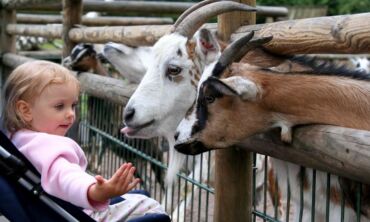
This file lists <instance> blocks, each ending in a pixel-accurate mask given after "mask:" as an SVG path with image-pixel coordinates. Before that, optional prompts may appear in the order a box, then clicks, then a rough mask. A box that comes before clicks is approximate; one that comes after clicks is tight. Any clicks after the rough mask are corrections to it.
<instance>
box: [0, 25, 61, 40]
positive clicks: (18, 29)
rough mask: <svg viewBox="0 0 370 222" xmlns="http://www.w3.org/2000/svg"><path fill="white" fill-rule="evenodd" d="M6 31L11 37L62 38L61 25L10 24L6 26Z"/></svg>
mask: <svg viewBox="0 0 370 222" xmlns="http://www.w3.org/2000/svg"><path fill="white" fill-rule="evenodd" d="M6 31H7V33H8V34H10V35H28V36H40V37H45V38H61V37H62V25H61V24H49V25H21V24H9V25H7V26H6Z"/></svg>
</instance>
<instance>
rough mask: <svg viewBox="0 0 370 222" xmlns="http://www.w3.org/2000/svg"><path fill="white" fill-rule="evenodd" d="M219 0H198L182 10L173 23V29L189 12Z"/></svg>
mask: <svg viewBox="0 0 370 222" xmlns="http://www.w3.org/2000/svg"><path fill="white" fill-rule="evenodd" d="M219 1H222V0H204V1H200V2H198V3H196V4H194V5H192V6H191V7H190V8H188V9H186V11H184V12H183V13H182V14H181V15H180V16H179V17H178V18H177V20H176V22H175V24H173V28H172V29H173V30H175V29H176V27H177V26H178V25H179V24H180V23H181V22H182V21H183V20H184V19H185V18H186V17H187V16H188V15H189V14H190V13H192V12H193V11H195V10H197V9H198V8H201V7H203V6H205V5H208V4H210V3H213V2H219Z"/></svg>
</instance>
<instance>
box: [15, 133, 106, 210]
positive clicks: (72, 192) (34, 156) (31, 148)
mask: <svg viewBox="0 0 370 222" xmlns="http://www.w3.org/2000/svg"><path fill="white" fill-rule="evenodd" d="M44 137H47V138H44ZM45 141H46V142H45ZM31 142H32V144H30V143H29V144H28V146H27V147H24V148H25V149H23V151H22V150H21V152H23V153H24V154H25V155H26V157H27V158H28V159H29V160H30V161H31V163H32V164H33V165H34V166H35V167H36V169H37V170H38V171H39V172H40V173H41V185H42V187H43V189H44V190H45V191H46V192H47V193H49V194H51V195H53V196H56V197H58V198H60V199H63V200H65V201H68V202H70V203H72V204H74V205H76V206H79V207H82V208H85V209H91V210H103V209H105V208H106V207H107V206H108V204H109V201H106V202H104V203H90V202H89V201H88V198H87V191H88V188H89V187H90V186H91V185H92V184H94V183H95V182H96V179H95V178H94V177H93V176H91V175H89V174H88V173H86V172H85V169H86V158H85V157H84V154H83V152H82V150H81V148H80V147H79V146H78V145H77V144H76V143H75V142H74V141H73V140H71V139H69V138H65V137H60V136H52V135H47V136H45V135H43V136H38V137H37V138H36V139H34V140H32V141H31Z"/></svg>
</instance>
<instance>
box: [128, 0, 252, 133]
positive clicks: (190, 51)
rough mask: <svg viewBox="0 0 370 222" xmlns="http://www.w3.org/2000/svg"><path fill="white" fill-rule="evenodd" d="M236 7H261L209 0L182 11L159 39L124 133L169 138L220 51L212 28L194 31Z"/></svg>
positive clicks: (246, 9) (136, 93)
mask: <svg viewBox="0 0 370 222" xmlns="http://www.w3.org/2000/svg"><path fill="white" fill-rule="evenodd" d="M210 2H212V3H211V4H209V3H210ZM203 5H204V6H203ZM200 7H202V8H201V9H200V10H199V8H200ZM233 10H244V11H255V8H252V7H250V6H247V5H244V4H240V3H236V2H232V1H221V2H214V1H203V2H201V3H200V4H199V5H197V8H195V10H194V11H193V12H189V11H187V12H185V13H184V14H183V15H182V16H180V18H179V19H178V21H177V22H176V24H175V25H174V29H173V32H172V33H170V34H168V35H165V36H163V37H162V38H160V39H159V40H158V41H157V42H156V44H155V45H154V46H153V48H152V53H153V57H152V59H153V61H152V62H151V63H150V64H149V66H148V70H147V71H146V73H145V76H144V78H143V79H142V81H141V82H140V84H139V86H138V88H137V89H136V91H135V93H134V94H133V95H132V96H131V98H130V100H129V102H128V104H127V106H126V108H125V111H124V114H123V115H124V121H125V125H126V127H125V128H123V129H122V130H121V132H122V133H125V134H126V136H129V137H137V138H150V137H155V136H165V137H167V138H169V137H171V136H172V135H173V134H174V130H175V129H176V126H177V125H178V123H179V122H180V120H181V118H182V117H183V116H184V115H185V113H186V111H187V110H188V109H189V108H190V107H191V105H192V104H193V103H194V101H195V96H196V87H197V85H198V81H199V78H200V76H201V74H202V72H203V70H204V68H205V66H207V65H208V64H209V63H210V62H212V61H214V60H215V59H217V57H218V56H219V51H220V49H219V46H218V44H217V40H216V39H215V38H214V36H213V35H211V33H210V32H209V31H208V30H206V29H203V30H201V31H199V32H198V34H197V35H196V36H195V37H193V34H194V33H195V32H196V30H197V29H198V28H199V27H200V26H201V25H202V24H203V23H204V22H206V21H207V19H208V18H210V17H212V16H215V15H217V14H220V13H223V12H228V11H233Z"/></svg>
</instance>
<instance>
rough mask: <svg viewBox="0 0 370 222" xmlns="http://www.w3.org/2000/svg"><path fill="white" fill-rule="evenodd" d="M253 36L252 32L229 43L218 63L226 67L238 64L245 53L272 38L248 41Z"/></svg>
mask: <svg viewBox="0 0 370 222" xmlns="http://www.w3.org/2000/svg"><path fill="white" fill-rule="evenodd" d="M253 36H254V31H251V32H250V33H249V34H248V35H246V36H244V37H242V38H240V39H238V40H236V41H235V42H233V43H231V44H230V45H229V46H228V47H226V49H225V50H224V51H223V52H222V54H221V56H220V58H219V60H218V62H219V63H220V64H221V65H222V66H223V67H227V66H228V65H230V64H231V63H233V62H239V61H240V60H241V59H242V58H243V56H244V55H245V54H247V52H248V51H249V50H251V49H253V48H256V47H258V46H260V45H263V44H265V43H267V42H269V41H271V39H272V36H268V37H261V38H256V39H253V40H252V41H250V40H251V39H252V38H253Z"/></svg>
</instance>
